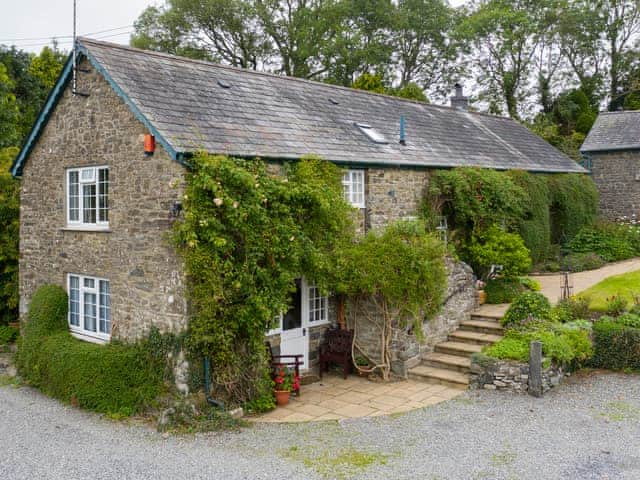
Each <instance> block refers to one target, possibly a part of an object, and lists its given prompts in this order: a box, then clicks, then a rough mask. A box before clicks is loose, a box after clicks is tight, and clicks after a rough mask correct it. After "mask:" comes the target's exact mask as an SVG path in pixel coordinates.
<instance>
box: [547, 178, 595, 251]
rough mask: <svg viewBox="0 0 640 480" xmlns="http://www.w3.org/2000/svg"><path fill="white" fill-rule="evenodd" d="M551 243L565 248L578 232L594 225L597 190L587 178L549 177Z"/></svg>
mask: <svg viewBox="0 0 640 480" xmlns="http://www.w3.org/2000/svg"><path fill="white" fill-rule="evenodd" d="M549 192H550V194H551V241H552V243H557V244H565V243H567V242H569V241H570V240H571V239H572V238H573V237H574V236H575V235H576V234H577V233H578V232H579V231H580V229H581V228H583V227H585V226H589V225H591V224H593V223H594V221H595V219H596V215H597V212H598V190H597V189H596V186H595V184H594V183H593V180H592V179H591V177H589V176H588V175H581V174H577V173H566V174H565V173H563V174H555V175H550V176H549Z"/></svg>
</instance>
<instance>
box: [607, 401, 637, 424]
mask: <svg viewBox="0 0 640 480" xmlns="http://www.w3.org/2000/svg"><path fill="white" fill-rule="evenodd" d="M598 416H599V417H603V418H606V419H607V420H609V421H610V422H623V421H625V420H640V408H638V407H635V406H633V405H630V404H628V403H626V402H611V403H607V405H605V410H604V411H603V412H600V413H599V414H598Z"/></svg>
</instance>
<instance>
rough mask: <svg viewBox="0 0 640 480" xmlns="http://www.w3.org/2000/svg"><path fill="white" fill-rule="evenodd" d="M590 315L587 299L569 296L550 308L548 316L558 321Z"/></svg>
mask: <svg viewBox="0 0 640 480" xmlns="http://www.w3.org/2000/svg"><path fill="white" fill-rule="evenodd" d="M589 317H591V312H590V311H589V300H587V299H586V298H582V297H570V298H567V299H564V300H560V301H559V302H558V303H557V304H556V305H555V306H554V307H553V308H552V309H551V316H550V318H551V319H552V320H553V321H556V322H560V323H567V322H572V321H574V320H584V319H588V318H589Z"/></svg>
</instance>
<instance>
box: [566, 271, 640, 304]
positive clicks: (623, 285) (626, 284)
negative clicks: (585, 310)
mask: <svg viewBox="0 0 640 480" xmlns="http://www.w3.org/2000/svg"><path fill="white" fill-rule="evenodd" d="M639 293H640V271H639V270H636V271H633V272H629V273H623V274H622V275H614V276H612V277H608V278H605V279H604V280H602V281H601V282H599V283H597V284H595V285H593V286H592V287H589V288H588V289H586V290H584V291H582V292H580V295H579V296H580V297H583V298H586V299H588V300H589V308H590V309H591V310H594V311H598V312H604V311H605V310H606V309H607V301H608V300H609V299H611V298H613V297H622V298H624V299H625V300H626V304H627V305H628V304H631V302H633V303H638V294H639ZM625 307H626V305H625ZM636 308H638V307H635V306H634V307H633V308H632V309H634V310H635V309H636Z"/></svg>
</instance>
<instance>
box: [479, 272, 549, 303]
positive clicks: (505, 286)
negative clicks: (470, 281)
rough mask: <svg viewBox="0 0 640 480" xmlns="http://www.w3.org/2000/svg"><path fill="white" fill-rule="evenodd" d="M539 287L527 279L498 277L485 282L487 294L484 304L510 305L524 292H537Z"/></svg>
mask: <svg viewBox="0 0 640 480" xmlns="http://www.w3.org/2000/svg"><path fill="white" fill-rule="evenodd" d="M538 290H540V285H539V284H538V283H537V282H535V281H533V280H530V279H528V278H519V277H500V278H496V279H490V280H487V284H486V286H485V287H484V291H485V292H486V294H487V300H486V303H490V304H497V303H511V302H512V301H513V300H514V299H515V298H516V297H517V296H518V295H520V294H521V293H524V292H526V291H538Z"/></svg>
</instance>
